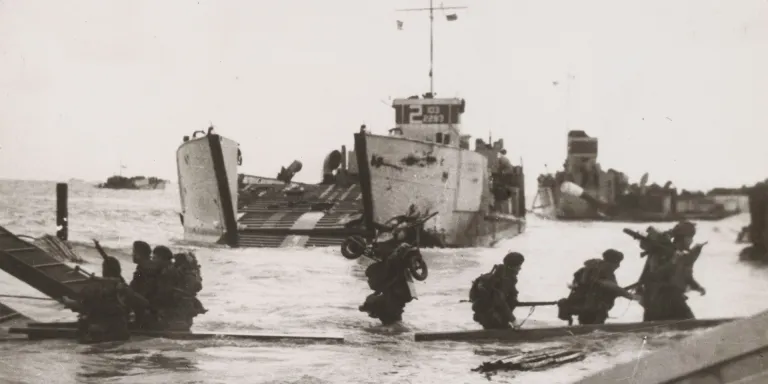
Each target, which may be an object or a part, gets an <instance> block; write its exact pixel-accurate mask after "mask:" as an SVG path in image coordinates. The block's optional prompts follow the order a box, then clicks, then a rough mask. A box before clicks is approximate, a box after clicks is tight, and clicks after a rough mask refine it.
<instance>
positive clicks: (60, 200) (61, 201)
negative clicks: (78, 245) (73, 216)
mask: <svg viewBox="0 0 768 384" xmlns="http://www.w3.org/2000/svg"><path fill="white" fill-rule="evenodd" d="M56 237H58V238H59V239H60V240H63V241H67V238H68V237H69V214H68V212H67V183H58V184H56Z"/></svg>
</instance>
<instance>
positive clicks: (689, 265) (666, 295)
mask: <svg viewBox="0 0 768 384" xmlns="http://www.w3.org/2000/svg"><path fill="white" fill-rule="evenodd" d="M648 232H649V236H648V237H647V239H648V240H645V241H641V243H640V246H641V247H642V248H643V249H644V250H645V251H646V253H647V257H648V260H647V261H646V265H645V268H644V269H643V273H642V274H641V275H640V279H639V281H638V289H637V292H638V294H640V295H641V296H642V298H643V299H642V304H643V307H644V308H645V313H644V315H643V321H661V320H687V319H694V318H695V316H694V314H693V311H691V308H690V307H689V306H688V303H686V301H687V300H688V297H687V296H686V295H685V292H686V291H687V290H688V289H689V288H691V289H693V290H695V291H698V292H699V293H700V294H702V295H704V294H706V290H705V289H704V287H702V286H701V285H700V284H699V283H698V282H697V281H696V279H694V278H693V265H694V263H695V262H696V260H698V258H699V255H700V254H701V250H702V248H703V246H704V244H698V245H696V246H694V247H691V244H692V243H693V237H694V236H695V235H696V227H695V225H694V224H693V223H691V222H689V221H681V222H680V223H678V224H677V225H676V226H675V227H674V228H672V230H670V231H668V232H664V233H659V232H656V231H655V230H652V229H649V231H648Z"/></svg>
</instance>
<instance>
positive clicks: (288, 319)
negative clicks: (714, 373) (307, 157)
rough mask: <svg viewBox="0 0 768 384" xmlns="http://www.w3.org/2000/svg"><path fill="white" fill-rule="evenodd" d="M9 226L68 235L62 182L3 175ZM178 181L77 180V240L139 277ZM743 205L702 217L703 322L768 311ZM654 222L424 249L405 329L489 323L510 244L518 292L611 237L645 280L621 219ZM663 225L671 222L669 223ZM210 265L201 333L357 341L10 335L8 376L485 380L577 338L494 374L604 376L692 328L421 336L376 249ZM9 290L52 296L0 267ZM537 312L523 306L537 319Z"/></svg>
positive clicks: (555, 282)
mask: <svg viewBox="0 0 768 384" xmlns="http://www.w3.org/2000/svg"><path fill="white" fill-rule="evenodd" d="M0 196H2V201H0V225H3V226H6V227H7V228H8V229H10V230H11V231H13V232H15V233H19V234H28V235H33V236H39V235H42V234H45V233H53V232H54V231H55V184H54V183H45V182H18V181H0ZM178 210H179V209H178V191H177V189H176V188H175V186H169V188H167V189H166V190H164V191H115V190H101V189H97V188H94V187H93V186H91V185H88V184H84V183H77V184H71V185H70V208H69V212H70V217H71V220H70V238H71V239H72V240H73V241H74V242H76V244H79V245H78V246H77V249H78V251H79V252H80V253H81V254H82V255H83V256H84V257H85V258H86V260H88V261H89V263H90V264H87V265H85V266H84V267H85V268H86V269H88V270H91V271H98V270H99V269H100V265H99V264H98V263H99V262H100V258H99V256H98V255H97V253H96V252H95V250H94V249H93V247H92V246H91V244H90V239H91V238H97V239H99V240H100V241H101V242H102V244H104V245H105V247H106V248H107V251H108V252H109V253H110V254H112V255H115V256H117V257H118V258H119V259H120V260H121V261H122V264H123V271H124V275H125V277H126V278H130V276H131V275H132V273H133V266H132V264H131V263H130V257H129V253H130V246H131V243H132V242H133V241H134V240H135V239H144V240H146V241H148V242H150V243H151V244H152V245H158V244H170V245H172V247H173V248H179V247H184V248H191V246H190V245H188V244H184V243H183V242H181V238H182V228H181V225H180V222H179V217H178V213H177V212H178ZM747 221H748V218H747V217H746V215H742V216H739V217H735V218H731V219H727V220H724V221H721V222H718V223H699V235H698V236H697V241H705V240H708V241H709V244H708V245H707V246H706V248H705V250H704V253H703V255H702V257H701V259H700V260H699V261H698V263H697V265H696V277H697V279H698V280H699V282H701V283H702V284H703V285H704V286H705V287H706V288H707V290H708V293H707V295H706V296H703V297H701V296H699V295H698V294H697V293H692V294H691V295H690V300H689V303H690V305H691V307H692V308H693V310H694V312H695V313H696V314H697V316H698V317H700V318H706V317H730V316H746V315H750V314H753V313H756V312H759V311H761V310H763V309H764V306H765V305H764V304H763V302H764V297H765V293H764V292H766V289H768V279H766V274H768V270H766V269H762V268H760V267H756V266H754V265H748V264H743V263H740V262H738V260H737V253H738V250H739V246H738V245H736V244H734V239H735V236H736V232H737V230H738V229H739V228H741V227H742V226H743V225H745V224H746V223H747ZM625 226H626V227H629V228H633V229H636V230H640V231H642V230H644V229H645V227H647V224H632V225H623V224H615V223H563V222H551V221H545V220H538V219H536V218H531V219H530V222H529V225H528V230H527V233H525V234H524V235H523V236H520V237H518V238H516V239H513V240H510V241H506V242H504V243H503V244H501V245H500V246H499V247H498V248H495V249H458V250H426V251H424V255H425V258H426V261H427V263H428V265H429V277H428V279H427V281H425V282H417V283H416V287H417V290H418V294H419V298H418V300H415V301H413V302H411V303H410V304H408V306H407V307H406V312H405V315H404V323H405V324H404V325H405V326H406V327H407V328H408V329H409V330H410V331H411V332H415V331H452V330H470V329H478V328H479V326H478V325H477V324H475V323H474V322H473V321H472V312H471V308H470V306H469V304H467V303H460V302H459V301H460V300H462V299H466V298H467V294H468V290H469V285H470V282H471V281H472V280H473V279H474V278H476V277H477V276H478V275H479V274H481V273H483V272H486V271H488V270H490V268H491V267H492V265H493V264H495V263H498V262H500V260H501V258H502V257H503V256H504V254H505V253H506V251H507V250H510V249H514V250H517V251H519V252H522V253H523V254H524V255H525V256H526V262H525V265H524V266H523V271H522V273H521V275H520V283H519V285H518V286H519V289H520V292H521V300H537V301H538V300H547V301H548V300H556V299H559V298H561V297H563V296H565V295H566V294H567V288H566V286H565V284H566V283H567V282H568V281H570V279H571V276H572V274H573V272H574V271H575V270H576V269H577V268H578V267H579V266H580V265H581V264H582V263H583V261H584V260H585V259H587V258H591V257H599V255H600V253H602V251H603V250H605V249H606V248H609V247H612V248H616V249H619V250H621V251H623V252H624V253H625V255H626V259H625V262H624V263H623V265H622V267H621V269H620V270H619V271H618V272H617V277H618V279H619V281H620V283H622V284H630V283H632V282H634V281H635V280H636V279H637V276H638V275H639V273H640V270H641V268H642V265H643V264H642V263H643V262H644V259H640V257H639V256H638V254H639V252H638V250H639V248H638V246H637V243H636V242H635V241H634V240H632V239H631V238H630V237H628V236H627V235H625V234H623V233H622V232H621V229H622V228H623V227H625ZM665 226H668V224H667V225H665ZM196 251H197V255H198V260H199V262H200V264H201V265H202V273H203V286H204V288H203V291H202V292H201V293H200V296H199V297H200V300H201V301H202V302H203V303H204V305H205V306H206V307H207V308H208V309H209V312H208V313H206V314H205V315H202V316H199V317H197V318H196V319H195V326H194V329H195V330H207V331H225V330H231V331H240V332H246V331H251V332H258V331H264V332H279V333H326V332H333V333H342V334H344V335H345V336H346V343H345V344H344V345H301V344H259V343H254V342H241V341H170V340H157V339H152V340H138V341H132V342H130V343H124V344H121V343H115V344H104V345H97V346H81V345H75V344H74V343H72V342H68V341H66V342H65V341H45V342H37V343H27V342H12V343H0V356H2V358H1V359H0V377H2V378H3V381H4V382H47V383H67V382H90V381H93V382H99V383H102V382H115V383H137V382H141V383H171V382H173V383H185V382H205V383H240V382H248V383H277V382H280V383H283V382H291V383H408V382H413V383H446V382H451V383H456V382H462V383H474V382H477V383H481V382H487V380H486V379H485V378H484V377H483V376H482V375H480V374H477V373H474V372H470V369H472V368H474V367H476V366H477V365H479V364H480V363H482V362H483V361H485V360H489V359H491V358H494V357H502V356H505V355H509V354H511V353H514V351H515V350H518V349H520V348H523V349H526V350H527V349H532V348H536V347H537V346H550V345H557V344H569V345H576V346H579V347H581V348H584V349H586V350H588V351H589V352H590V353H589V355H588V357H587V359H586V360H584V361H582V362H579V363H574V364H568V365H564V366H562V367H559V368H556V369H552V370H547V371H543V372H525V373H519V372H518V373H502V374H500V375H498V376H496V377H495V378H494V379H493V380H494V381H495V382H513V381H514V382H525V383H547V384H552V383H570V382H573V381H575V380H577V379H578V378H581V377H584V376H586V375H588V374H589V373H591V372H595V371H597V370H600V369H602V368H605V367H608V366H611V365H613V364H616V363H618V362H621V361H628V360H631V359H633V358H635V357H637V356H638V353H646V352H647V351H648V350H652V349H655V348H659V347H662V346H664V345H667V344H668V343H669V342H671V341H672V340H675V339H676V338H679V337H680V334H679V333H670V334H667V335H662V336H651V337H649V342H648V343H647V344H646V345H645V346H644V347H643V348H642V349H641V346H642V345H643V344H642V337H643V336H644V335H642V334H637V335H627V336H622V337H620V338H616V337H606V336H601V335H597V336H596V335H589V336H584V337H576V338H571V339H568V340H560V341H556V342H550V343H546V344H536V345H505V344H501V343H455V342H435V343H415V342H413V341H412V335H411V333H402V332H401V331H397V330H386V329H382V328H381V327H380V326H379V325H378V322H377V321H376V320H374V319H371V318H369V317H367V315H365V314H364V313H362V312H359V311H358V310H357V307H358V305H360V304H361V303H362V302H363V300H364V299H365V296H366V295H368V294H369V293H370V291H369V289H368V286H367V284H366V282H365V277H364V273H363V272H364V270H365V267H366V266H367V265H368V264H369V263H370V261H368V260H365V259H360V260H355V261H349V260H346V259H344V258H343V257H341V255H340V253H339V251H338V250H337V249H332V248H319V249H237V250H233V249H223V248H196ZM0 293H5V294H21V295H36V296H41V294H40V293H39V292H37V291H35V290H34V289H32V288H30V287H28V286H26V285H25V284H24V283H21V282H19V281H18V280H16V279H14V278H13V277H11V276H9V275H7V274H5V273H4V272H0ZM2 301H3V302H5V303H7V304H9V305H11V306H13V307H15V308H16V309H18V310H20V311H22V312H24V313H25V314H27V315H28V316H31V317H33V318H35V319H36V320H41V321H53V320H73V319H74V318H75V316H74V315H73V314H72V313H71V312H69V311H67V310H63V309H62V308H61V306H60V305H58V304H56V303H50V302H40V301H32V300H21V299H2ZM528 312H529V311H528V309H526V308H521V309H518V310H517V311H516V315H517V316H518V318H526V317H527V316H528ZM556 312H557V311H556V309H555V308H554V307H542V308H537V309H536V310H535V311H534V312H533V313H532V314H531V315H530V318H529V319H528V320H527V321H526V326H545V325H563V322H561V321H560V320H558V319H557V313H556ZM611 316H612V317H614V318H613V319H611V320H610V321H612V322H634V321H639V320H640V319H641V318H642V310H641V308H640V307H639V306H638V305H637V304H636V303H629V302H628V301H626V300H624V299H618V300H617V301H616V306H615V307H614V309H613V311H612V312H611Z"/></svg>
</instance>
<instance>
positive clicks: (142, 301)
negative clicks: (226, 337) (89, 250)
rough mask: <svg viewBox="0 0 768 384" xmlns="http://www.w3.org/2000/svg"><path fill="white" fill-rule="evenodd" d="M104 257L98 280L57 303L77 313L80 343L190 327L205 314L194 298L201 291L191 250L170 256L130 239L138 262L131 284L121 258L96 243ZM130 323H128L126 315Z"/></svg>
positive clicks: (161, 249) (166, 251)
mask: <svg viewBox="0 0 768 384" xmlns="http://www.w3.org/2000/svg"><path fill="white" fill-rule="evenodd" d="M96 244H97V249H99V251H100V252H102V256H103V257H104V261H103V263H102V276H103V277H101V278H99V277H95V276H92V277H91V278H92V279H94V280H97V281H96V282H92V283H91V284H90V285H88V286H87V287H86V288H85V289H84V290H83V291H81V297H80V300H73V299H71V298H68V297H64V298H62V303H63V304H64V305H66V306H67V307H68V308H70V309H72V310H74V311H76V312H78V313H79V314H80V315H79V316H78V340H79V341H80V342H81V343H93V342H104V341H122V340H127V339H128V338H129V337H130V329H134V328H138V329H143V330H152V331H189V329H190V328H191V326H192V319H193V318H194V317H195V316H197V315H199V314H202V313H205V312H207V311H206V310H205V308H203V306H202V304H201V303H200V301H199V300H198V299H197V297H196V296H197V293H198V292H199V291H200V290H201V289H202V278H201V277H200V266H199V264H198V263H197V259H196V258H195V256H194V255H193V254H192V253H180V254H177V255H176V257H175V258H176V262H175V263H174V262H173V258H174V256H173V254H172V252H171V250H170V249H168V248H167V247H165V246H158V247H156V248H155V250H154V252H153V253H154V258H152V259H150V258H149V257H148V256H149V249H150V247H149V244H147V243H145V242H143V241H137V242H135V243H134V247H133V248H134V249H133V251H134V252H133V256H134V262H135V263H136V264H137V268H136V272H135V273H134V279H133V281H132V282H131V284H130V286H129V285H128V284H126V283H125V281H124V280H123V278H122V276H121V267H120V262H119V261H118V260H117V259H116V258H114V257H110V256H107V255H106V254H105V253H103V250H101V248H100V247H99V246H98V242H96ZM131 312H133V313H134V318H135V321H134V323H132V324H131V323H130V314H131Z"/></svg>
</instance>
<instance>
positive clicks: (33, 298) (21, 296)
mask: <svg viewBox="0 0 768 384" xmlns="http://www.w3.org/2000/svg"><path fill="white" fill-rule="evenodd" d="M0 297H9V298H13V299H30V300H51V301H56V300H54V299H51V298H50V297H35V296H24V295H0Z"/></svg>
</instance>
